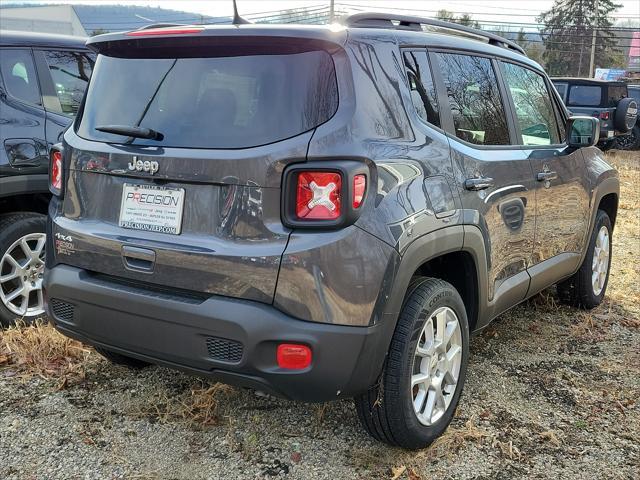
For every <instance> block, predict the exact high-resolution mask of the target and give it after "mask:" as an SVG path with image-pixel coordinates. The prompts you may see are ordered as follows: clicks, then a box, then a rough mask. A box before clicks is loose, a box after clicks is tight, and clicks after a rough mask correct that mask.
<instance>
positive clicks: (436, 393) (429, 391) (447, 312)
mask: <svg viewBox="0 0 640 480" xmlns="http://www.w3.org/2000/svg"><path fill="white" fill-rule="evenodd" d="M461 364H462V331H461V329H460V323H459V321H458V317H457V315H456V314H455V312H454V311H453V310H452V309H450V308H449V307H441V308H438V309H437V310H436V311H435V312H433V314H432V315H431V316H430V317H429V318H427V320H426V321H425V324H424V326H423V328H422V332H421V333H420V337H419V338H418V343H417V345H416V351H415V354H414V359H413V370H412V372H413V374H412V376H411V392H412V398H413V409H414V412H415V414H416V416H417V418H418V420H419V421H420V423H422V424H423V425H427V426H430V425H433V424H434V423H436V422H437V421H438V420H439V419H440V418H442V416H443V415H444V414H445V412H446V411H447V409H448V408H449V405H450V404H451V400H452V399H453V396H454V393H455V391H456V387H457V385H458V378H459V376H460V367H461Z"/></svg>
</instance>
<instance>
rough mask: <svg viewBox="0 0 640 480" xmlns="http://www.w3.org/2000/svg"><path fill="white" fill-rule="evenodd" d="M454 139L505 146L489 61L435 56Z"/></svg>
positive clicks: (504, 125)
mask: <svg viewBox="0 0 640 480" xmlns="http://www.w3.org/2000/svg"><path fill="white" fill-rule="evenodd" d="M437 58H438V61H439V63H440V69H441V71H442V76H443V77H444V82H445V85H446V87H447V94H448V96H449V105H450V107H451V112H452V113H453V123H454V126H455V129H456V136H457V137H458V138H460V139H462V140H465V141H467V142H470V143H475V144H478V145H509V144H510V143H511V142H510V140H509V128H508V126H507V116H506V114H505V110H504V105H503V104H502V100H501V98H500V91H499V90H498V80H497V78H496V74H495V72H494V71H493V67H492V65H491V60H489V59H488V58H483V57H472V56H469V55H458V54H450V53H438V54H437Z"/></svg>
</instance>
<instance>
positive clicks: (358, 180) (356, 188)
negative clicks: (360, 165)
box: [353, 175, 367, 208]
mask: <svg viewBox="0 0 640 480" xmlns="http://www.w3.org/2000/svg"><path fill="white" fill-rule="evenodd" d="M366 189H367V177H365V176H364V175H356V176H355V177H353V208H358V207H359V206H360V205H362V200H363V199H364V192H365V190H366Z"/></svg>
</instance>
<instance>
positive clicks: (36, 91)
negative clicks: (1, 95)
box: [0, 49, 41, 105]
mask: <svg viewBox="0 0 640 480" xmlns="http://www.w3.org/2000/svg"><path fill="white" fill-rule="evenodd" d="M0 71H1V72H2V78H3V79H4V84H5V87H6V89H7V93H9V95H11V96H12V97H14V98H17V99H18V100H22V101H23V102H26V103H30V104H32V105H40V104H41V99H40V87H39V86H38V78H37V76H36V69H35V65H34V63H33V57H32V56H31V50H13V49H6V50H5V49H3V50H2V55H0Z"/></svg>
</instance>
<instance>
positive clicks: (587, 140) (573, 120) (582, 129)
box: [567, 116, 600, 148]
mask: <svg viewBox="0 0 640 480" xmlns="http://www.w3.org/2000/svg"><path fill="white" fill-rule="evenodd" d="M567 136H568V137H569V139H568V142H567V143H568V144H569V146H570V147H576V148H581V147H592V146H594V145H596V144H597V143H598V141H599V140H600V120H598V119H597V118H595V117H587V116H575V117H569V120H568V121H567Z"/></svg>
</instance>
